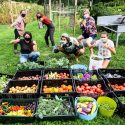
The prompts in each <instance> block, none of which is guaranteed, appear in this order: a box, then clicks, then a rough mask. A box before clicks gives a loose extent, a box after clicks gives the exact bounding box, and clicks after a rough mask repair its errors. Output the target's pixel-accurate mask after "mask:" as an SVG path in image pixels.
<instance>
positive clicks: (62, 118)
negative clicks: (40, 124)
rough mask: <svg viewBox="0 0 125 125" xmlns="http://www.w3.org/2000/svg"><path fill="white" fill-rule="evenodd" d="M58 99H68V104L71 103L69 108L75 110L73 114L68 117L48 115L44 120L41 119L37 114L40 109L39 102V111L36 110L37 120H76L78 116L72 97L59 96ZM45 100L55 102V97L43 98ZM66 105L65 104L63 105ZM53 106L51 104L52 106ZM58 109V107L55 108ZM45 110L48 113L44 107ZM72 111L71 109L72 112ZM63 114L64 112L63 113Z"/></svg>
mask: <svg viewBox="0 0 125 125" xmlns="http://www.w3.org/2000/svg"><path fill="white" fill-rule="evenodd" d="M58 98H62V100H63V99H66V100H67V102H68V103H69V107H71V108H72V109H73V114H72V115H71V114H68V115H53V116H49V115H46V116H44V115H43V117H42V118H40V117H39V115H38V113H37V110H38V109H39V101H38V106H37V110H36V114H37V115H36V118H37V120H38V121H41V120H75V119H76V117H77V115H76V109H75V102H74V99H73V97H72V96H68V97H67V96H58ZM43 99H50V100H53V99H55V97H43ZM63 104H64V105H65V103H63ZM50 106H51V104H50ZM55 108H56V107H55ZM44 110H45V111H46V107H44ZM70 110H71V109H69V111H70ZM53 111H54V109H53V110H52V112H53ZM62 113H63V111H62Z"/></svg>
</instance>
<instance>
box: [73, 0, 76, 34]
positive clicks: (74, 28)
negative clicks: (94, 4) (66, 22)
mask: <svg viewBox="0 0 125 125" xmlns="http://www.w3.org/2000/svg"><path fill="white" fill-rule="evenodd" d="M76 13H77V0H75V11H74V27H73V34H74V35H75V30H76Z"/></svg>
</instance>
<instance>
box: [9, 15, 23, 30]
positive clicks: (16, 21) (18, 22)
mask: <svg viewBox="0 0 125 125" xmlns="http://www.w3.org/2000/svg"><path fill="white" fill-rule="evenodd" d="M20 23H21V19H20V17H18V18H17V19H16V20H15V22H14V23H12V24H11V27H15V28H16V29H17V30H19V31H22V30H24V29H22V28H20V27H18V26H17V27H16V25H17V24H20Z"/></svg>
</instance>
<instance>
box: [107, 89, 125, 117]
mask: <svg viewBox="0 0 125 125" xmlns="http://www.w3.org/2000/svg"><path fill="white" fill-rule="evenodd" d="M107 96H109V97H111V98H113V99H114V100H115V102H116V103H117V109H116V110H115V112H116V113H117V114H118V115H119V116H121V117H125V103H123V102H122V101H121V100H120V99H119V97H124V98H125V92H122V91H117V92H111V93H108V95H107Z"/></svg>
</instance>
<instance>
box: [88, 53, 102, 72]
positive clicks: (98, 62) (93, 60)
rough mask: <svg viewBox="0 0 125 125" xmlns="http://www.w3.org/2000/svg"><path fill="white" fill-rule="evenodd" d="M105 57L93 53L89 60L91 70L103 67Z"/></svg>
mask: <svg viewBox="0 0 125 125" xmlns="http://www.w3.org/2000/svg"><path fill="white" fill-rule="evenodd" d="M102 63H103V58H102V57H100V56H97V55H93V56H91V57H90V61H89V70H95V69H99V68H102Z"/></svg>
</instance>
